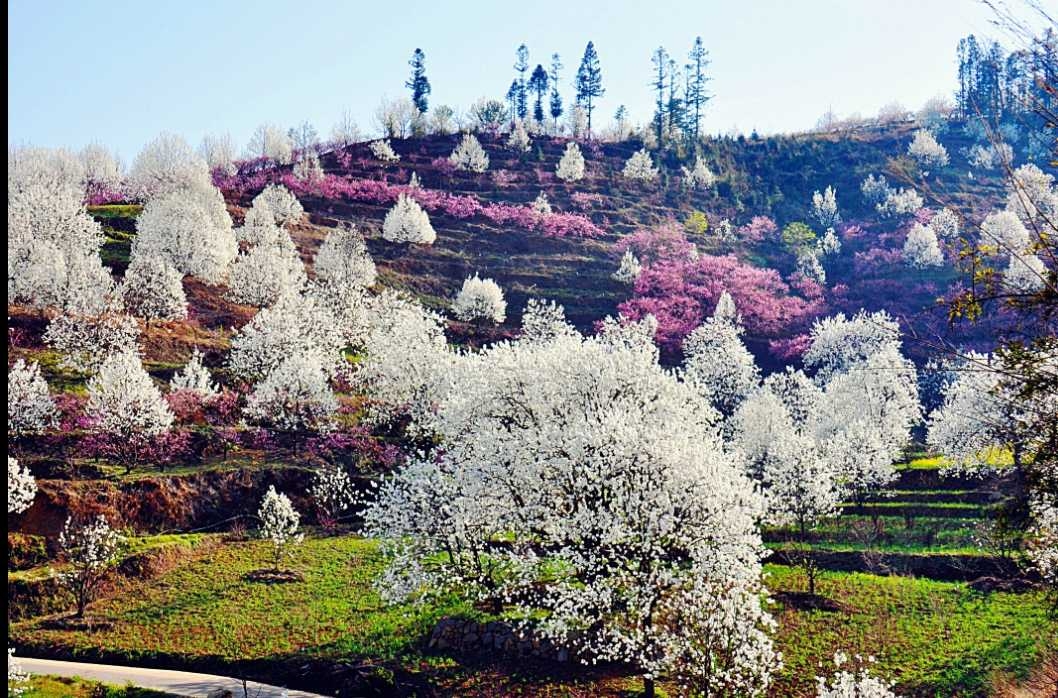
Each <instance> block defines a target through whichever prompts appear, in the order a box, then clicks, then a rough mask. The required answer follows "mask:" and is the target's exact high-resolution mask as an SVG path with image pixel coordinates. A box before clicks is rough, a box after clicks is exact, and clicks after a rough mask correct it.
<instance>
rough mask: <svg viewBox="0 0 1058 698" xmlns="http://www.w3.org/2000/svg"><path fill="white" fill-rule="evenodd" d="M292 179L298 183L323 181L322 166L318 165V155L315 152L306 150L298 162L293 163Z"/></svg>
mask: <svg viewBox="0 0 1058 698" xmlns="http://www.w3.org/2000/svg"><path fill="white" fill-rule="evenodd" d="M293 174H294V177H295V178H296V179H297V180H298V181H299V182H306V183H312V182H319V181H320V180H322V179H323V165H321V164H320V155H319V153H317V152H316V151H315V150H308V151H306V152H304V153H302V154H301V156H300V157H299V158H298V161H297V162H296V163H294V170H293Z"/></svg>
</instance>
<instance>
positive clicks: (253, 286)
mask: <svg viewBox="0 0 1058 698" xmlns="http://www.w3.org/2000/svg"><path fill="white" fill-rule="evenodd" d="M255 237H256V238H257V239H258V240H259V242H258V243H257V244H255V245H252V246H251V247H250V249H248V250H247V251H245V252H240V253H239V255H238V257H236V258H235V262H234V263H233V264H232V266H231V271H230V272H229V274H228V297H229V298H230V299H232V300H233V301H235V302H236V303H245V304H249V305H256V306H265V305H269V304H271V303H274V302H275V301H276V299H278V298H279V297H280V296H283V295H286V294H290V293H297V292H298V291H300V290H301V288H302V287H303V286H304V285H305V282H306V280H307V277H306V276H305V265H304V263H303V262H302V261H301V255H300V254H298V249H297V247H295V246H294V241H293V240H291V239H290V235H289V234H288V233H287V231H286V230H283V229H282V228H279V227H277V226H275V225H271V226H259V227H258V228H257V234H256V235H255Z"/></svg>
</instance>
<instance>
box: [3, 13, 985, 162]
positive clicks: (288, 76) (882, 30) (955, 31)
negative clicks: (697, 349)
mask: <svg viewBox="0 0 1058 698" xmlns="http://www.w3.org/2000/svg"><path fill="white" fill-rule="evenodd" d="M990 18H991V14H990V11H989V10H988V9H987V8H986V7H984V6H983V5H982V4H981V3H980V2H978V1H977V0H884V1H881V0H871V1H867V0H797V1H796V2H794V1H790V0H740V1H739V2H730V1H727V0H683V1H680V2H676V1H672V0H651V2H649V3H644V2H642V1H641V0H637V1H631V0H607V1H606V2H595V1H585V0H537V1H535V2H529V3H499V2H479V1H474V2H469V1H467V2H456V1H450V2H444V1H442V0H433V1H432V2H420V1H418V0H405V1H404V2H400V3H394V2H363V1H361V2H348V1H340V0H331V1H329V2H328V1H324V0H297V1H294V0H286V1H280V0H255V1H253V2H250V1H249V0H245V1H243V0H182V1H181V2H171V3H170V2H166V3H160V2H159V3H154V2H151V3H145V2H142V0H135V1H134V0H114V1H111V2H98V1H95V0H82V1H76V2H75V1H74V0H65V1H58V0H9V4H8V142H9V144H31V145H38V146H50V147H58V146H64V147H70V148H80V147H82V146H84V145H86V144H88V143H101V144H104V145H106V146H109V147H111V148H113V149H115V150H116V151H117V152H118V153H119V154H120V155H121V156H122V157H123V158H124V159H125V160H126V162H130V161H131V160H132V158H134V157H135V154H136V153H137V152H138V150H139V149H140V148H141V147H142V145H143V144H144V143H146V142H147V141H149V140H150V139H151V138H152V137H154V136H155V135H156V134H158V133H159V132H161V131H170V132H174V133H177V134H180V135H182V136H184V137H185V138H187V139H188V141H189V142H190V143H192V144H193V145H195V144H197V143H198V142H199V141H200V140H201V138H202V136H203V135H205V134H207V133H224V132H228V133H230V134H231V135H232V137H233V138H234V139H235V141H236V143H237V144H239V145H240V147H241V146H242V145H244V144H245V143H246V141H247V140H248V139H249V137H250V134H251V133H252V132H253V130H254V128H255V127H256V126H257V125H258V124H261V123H265V122H268V123H274V124H278V125H281V126H283V127H288V126H292V125H294V124H298V123H301V122H303V121H306V120H308V121H309V122H311V123H312V124H314V125H315V126H316V128H317V129H318V130H319V132H320V133H321V135H323V136H326V134H328V133H329V132H330V129H331V126H332V125H333V124H334V123H335V122H336V121H337V120H338V119H339V117H340V116H341V114H342V112H343V111H345V110H349V111H350V112H351V113H352V114H353V116H354V118H355V119H356V120H357V123H358V124H359V125H360V128H361V130H363V131H365V132H366V133H368V134H371V133H373V132H375V131H376V130H377V127H376V125H375V124H374V123H373V114H374V111H375V109H376V107H377V106H378V104H379V101H380V99H381V98H382V97H383V96H389V97H396V96H399V95H402V94H406V90H405V88H404V81H405V80H406V79H407V77H408V73H409V71H410V68H409V67H408V59H409V58H410V57H411V53H412V51H413V50H414V49H415V48H416V47H421V48H422V49H423V50H424V51H425V53H426V67H427V76H428V77H429V79H430V81H431V83H432V85H433V94H432V95H431V104H432V105H436V104H449V105H452V106H454V107H456V108H465V107H466V106H468V105H469V104H470V103H472V102H473V101H474V100H475V99H477V98H479V97H483V96H488V97H496V98H501V99H502V97H503V95H504V94H505V93H506V90H507V87H508V86H509V85H510V82H511V79H512V78H513V77H514V70H513V64H514V60H515V55H514V54H515V49H516V48H517V46H518V45H519V44H521V43H525V44H526V45H527V46H528V47H529V52H530V53H529V58H530V65H535V64H536V63H543V64H544V65H545V67H546V66H547V65H548V64H549V62H550V56H551V54H552V53H554V52H558V53H559V54H560V55H561V56H562V62H563V63H564V65H565V69H564V71H563V73H564V74H563V77H562V91H563V96H564V98H565V101H566V103H567V104H570V103H571V102H572V99H573V88H572V80H573V76H574V73H575V72H576V68H577V65H578V63H579V62H580V58H581V56H582V55H583V52H584V46H585V44H586V43H587V42H588V41H589V40H591V41H594V43H595V47H596V50H597V51H598V54H599V58H600V62H601V66H602V73H603V85H604V87H605V88H606V94H605V96H604V97H603V98H602V99H601V100H600V101H599V110H600V111H599V112H596V113H597V114H598V115H600V116H602V117H603V120H604V121H608V120H609V119H610V118H611V117H612V115H613V113H614V111H615V110H616V109H617V107H618V106H619V105H621V104H624V105H626V106H627V108H628V109H629V111H630V114H631V116H632V118H633V120H634V121H637V122H645V121H647V120H649V118H650V115H651V111H652V102H651V99H652V95H651V90H650V88H649V86H648V82H649V80H650V70H651V63H650V57H651V54H652V52H653V51H654V49H655V48H656V47H658V46H664V47H666V49H667V50H668V51H669V53H670V54H672V55H673V57H674V58H676V59H677V60H678V61H681V62H682V61H683V59H684V58H685V56H686V53H687V51H688V50H689V49H690V47H691V44H692V42H693V41H694V38H695V37H696V36H701V37H702V39H703V41H704V43H705V47H706V48H707V49H708V51H709V54H710V59H711V61H712V63H711V65H710V67H709V73H710V75H711V76H712V82H711V83H710V87H711V89H712V92H713V94H714V98H713V100H712V101H711V102H710V103H709V106H708V108H707V111H706V114H705V120H704V127H705V129H706V130H707V131H708V132H711V133H726V132H729V131H731V130H733V129H737V130H740V131H742V132H745V133H749V132H750V131H751V130H752V129H757V130H758V131H759V132H761V133H776V132H783V131H797V130H803V129H806V128H809V127H811V126H812V125H813V124H814V123H815V122H816V120H817V119H818V118H819V116H820V115H821V114H823V112H825V111H826V110H827V109H828V108H832V109H833V110H834V111H835V112H836V113H838V114H839V115H848V114H852V113H856V112H859V113H861V114H863V115H871V114H873V113H876V112H877V111H878V109H879V107H881V106H883V105H884V104H887V103H889V102H892V101H899V102H901V103H903V104H904V105H906V106H908V107H911V108H917V107H918V106H920V105H921V104H922V103H923V102H925V101H926V100H927V99H928V98H930V97H932V96H934V95H937V94H950V93H951V91H952V89H953V86H954V83H955V70H956V61H955V47H956V44H957V42H958V40H959V39H960V38H961V37H962V36H965V35H966V34H969V33H975V34H977V35H979V36H981V35H986V36H992V35H995V34H996V31H995V30H994V28H993V27H992V26H991V25H990V23H989V20H990ZM598 119H599V117H598V116H596V117H593V121H596V122H597V123H598Z"/></svg>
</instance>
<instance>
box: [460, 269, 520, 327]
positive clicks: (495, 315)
mask: <svg viewBox="0 0 1058 698" xmlns="http://www.w3.org/2000/svg"><path fill="white" fill-rule="evenodd" d="M452 312H454V313H455V316H456V317H457V318H459V319H460V320H462V321H464V322H474V321H475V320H485V321H487V322H494V323H496V324H503V321H504V320H505V319H507V301H505V300H504V299H503V289H501V288H500V286H499V284H497V283H496V282H495V281H493V280H492V279H482V278H481V277H479V276H478V275H477V274H474V276H468V277H467V278H466V279H464V280H463V287H462V288H461V289H460V290H459V294H458V295H456V299H455V301H454V302H453V303H452Z"/></svg>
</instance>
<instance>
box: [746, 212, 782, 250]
mask: <svg viewBox="0 0 1058 698" xmlns="http://www.w3.org/2000/svg"><path fill="white" fill-rule="evenodd" d="M778 230H779V226H777V225H775V221H773V220H772V219H770V218H768V217H767V216H754V217H753V218H752V219H750V221H749V223H746V224H745V225H743V226H740V227H739V229H738V236H739V238H740V239H741V240H742V242H744V243H746V244H747V245H756V244H757V243H760V242H764V241H765V240H768V239H771V238H773V237H774V236H775V233H776V232H778Z"/></svg>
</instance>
